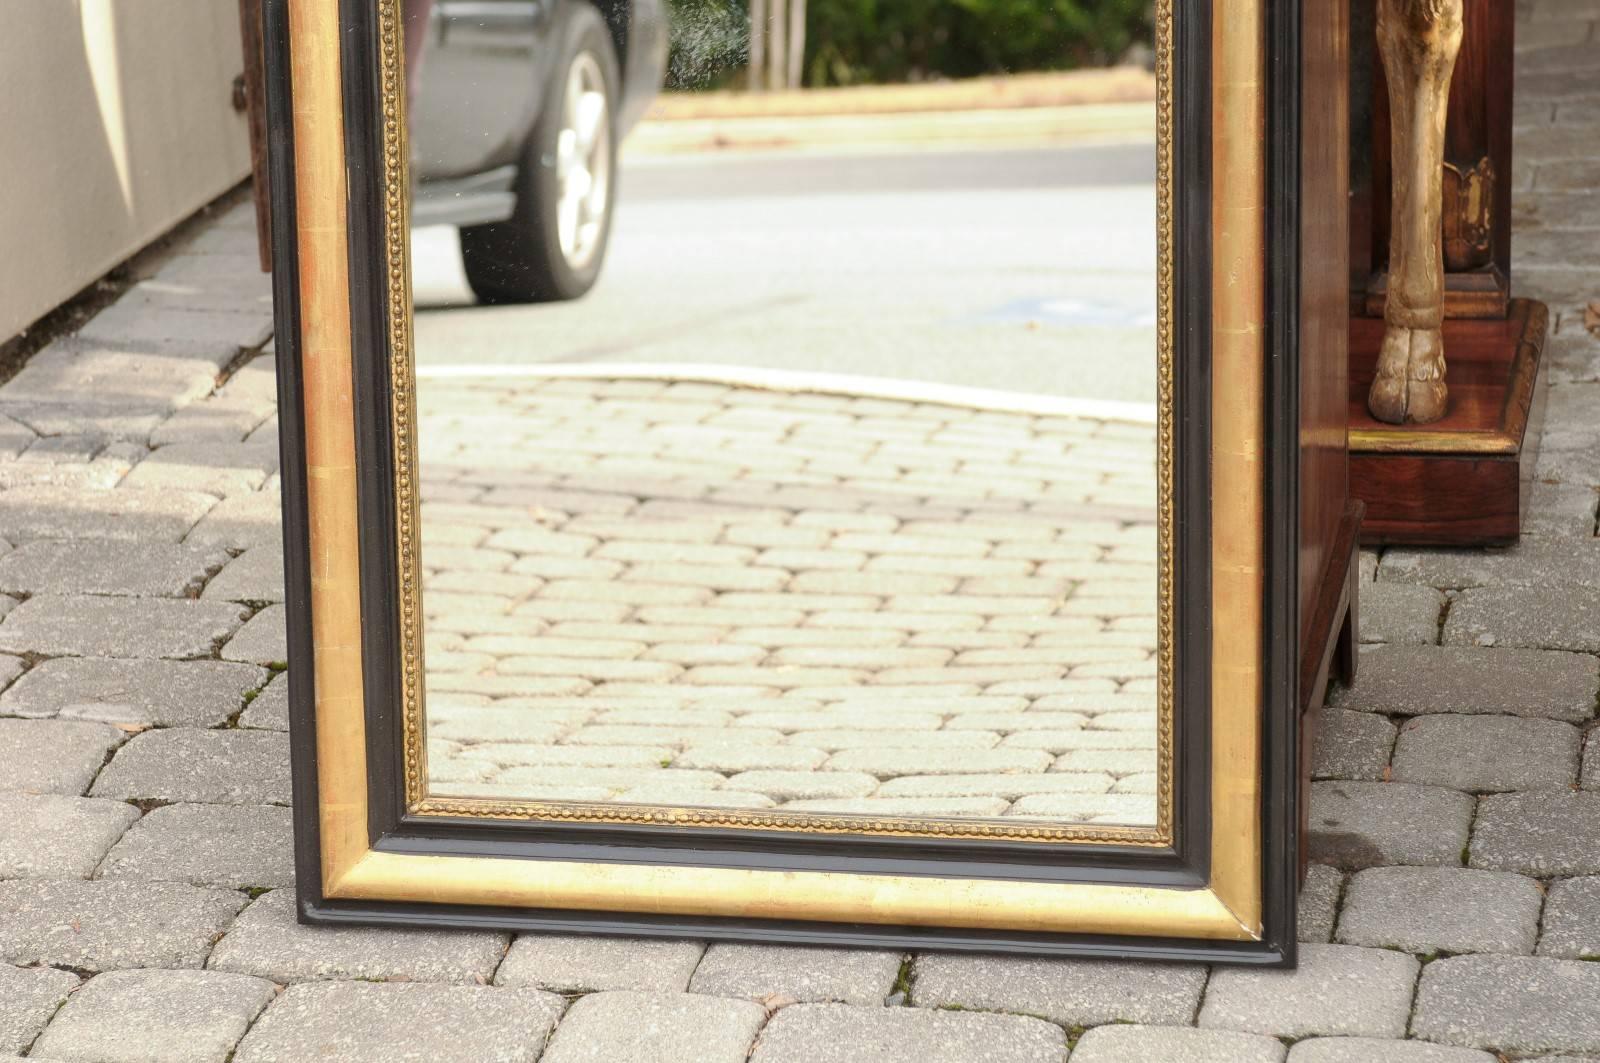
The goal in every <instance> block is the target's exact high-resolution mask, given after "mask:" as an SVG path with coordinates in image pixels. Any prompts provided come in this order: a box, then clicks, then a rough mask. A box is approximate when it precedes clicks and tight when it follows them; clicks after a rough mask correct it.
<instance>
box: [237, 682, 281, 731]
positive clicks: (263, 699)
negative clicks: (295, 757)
mask: <svg viewBox="0 0 1600 1063" xmlns="http://www.w3.org/2000/svg"><path fill="white" fill-rule="evenodd" d="M239 726H240V727H249V728H254V729H257V730H263V731H287V730H288V729H289V673H287V672H279V673H278V674H277V675H275V676H273V677H272V682H270V683H268V684H267V685H266V686H265V687H263V688H262V689H261V693H259V694H257V695H256V696H255V697H254V698H252V699H251V700H250V703H249V704H248V705H246V706H245V709H244V712H243V713H242V714H240V716H239Z"/></svg>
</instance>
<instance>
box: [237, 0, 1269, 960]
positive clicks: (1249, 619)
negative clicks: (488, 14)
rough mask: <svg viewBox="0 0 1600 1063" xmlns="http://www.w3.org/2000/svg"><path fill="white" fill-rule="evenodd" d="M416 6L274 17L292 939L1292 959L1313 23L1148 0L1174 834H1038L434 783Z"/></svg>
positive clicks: (283, 2) (1164, 759)
mask: <svg viewBox="0 0 1600 1063" xmlns="http://www.w3.org/2000/svg"><path fill="white" fill-rule="evenodd" d="M396 7H397V3H396V0H268V2H267V5H266V19H267V23H266V27H267V36H268V63H269V75H270V83H269V102H270V129H271V140H270V143H271V160H270V161H271V177H272V190H273V197H274V211H273V219H274V243H275V250H276V261H277V263H278V271H277V274H276V277H275V295H276V305H277V316H278V333H277V335H278V341H277V352H278V360H279V379H280V407H281V414H280V416H281V425H282V428H281V434H282V440H283V448H284V460H283V495H284V510H285V554H286V577H287V588H288V614H289V633H290V640H289V644H290V664H291V674H290V686H291V744H292V746H293V755H294V784H295V810H296V811H295V815H296V874H297V887H298V894H299V898H300V914H301V918H302V919H303V920H305V921H308V922H315V923H328V924H349V923H376V924H397V925H424V926H476V927H489V926H492V927H502V928H516V929H552V930H560V931H562V932H569V933H571V932H595V933H629V934H644V935H663V936H679V937H693V938H700V939H705V938H735V939H744V940H766V941H776V940H782V941H795V942H809V943H845V944H861V945H875V946H884V945H891V946H897V947H937V948H950V949H982V950H1011V951H1024V952H1036V953H1054V954H1076V955H1119V956H1149V957H1160V958H1180V957H1181V958H1192V959H1204V960H1212V961H1224V962H1243V963H1257V964H1260V963H1285V962H1292V960H1293V957H1294V937H1295V935H1294V910H1293V909H1294V897H1295V894H1296V882H1297V879H1298V869H1297V847H1298V845H1297V837H1296V832H1297V829H1298V822H1299V812H1298V794H1297V792H1296V785H1295V779H1296V770H1295V764H1296V747H1297V742H1298V736H1297V730H1296V728H1297V724H1298V720H1297V713H1296V712H1295V711H1294V708H1295V706H1296V704H1297V694H1296V677H1297V671H1298V669H1297V667H1296V662H1297V660H1298V645H1297V639H1296V636H1295V631H1296V630H1297V627H1298V625H1297V624H1296V623H1295V622H1294V621H1293V620H1292V619H1291V618H1293V617H1295V616H1297V615H1298V613H1297V609H1298V600H1297V594H1298V592H1297V590H1296V589H1295V587H1296V581H1295V579H1294V578H1293V573H1294V572H1295V567H1294V566H1295V561H1296V559H1295V555H1294V550H1293V546H1292V544H1293V543H1294V542H1295V528H1296V525H1295V521H1296V519H1297V516H1296V514H1297V512H1298V507H1297V505H1296V503H1295V499H1296V495H1295V477H1296V468H1295V466H1296V462H1297V454H1298V451H1297V449H1296V447H1295V443H1294V440H1295V430H1296V425H1297V420H1296V414H1295V410H1296V405H1295V404H1296V402H1297V393H1296V390H1295V387H1296V378H1295V373H1294V370H1293V366H1294V364H1295V358H1294V353H1295V352H1294V345H1295V343H1296V335H1295V330H1294V329H1293V328H1277V329H1274V328H1271V327H1269V325H1268V322H1269V320H1271V315H1269V307H1287V306H1294V305H1295V302H1294V300H1295V298H1296V293H1297V281H1298V268H1299V265H1298V264H1299V257H1298V243H1297V240H1296V233H1295V228H1294V225H1295V219H1294V218H1293V217H1292V212H1285V211H1283V210H1273V209H1269V188H1274V187H1278V188H1287V187H1293V183H1292V182H1293V181H1295V180H1296V179H1297V175H1298V164H1297V162H1296V160H1297V159H1298V157H1299V122H1298V107H1297V104H1298V86H1297V84H1296V82H1295V80H1294V78H1295V75H1294V66H1295V64H1294V63H1293V61H1292V59H1290V60H1289V61H1284V59H1283V57H1284V56H1290V57H1292V56H1293V54H1294V49H1295V47H1296V42H1297V40H1298V4H1295V3H1288V4H1269V3H1268V2H1267V0H1160V2H1159V3H1158V4H1157V13H1158V24H1159V29H1158V48H1157V55H1158V69H1159V70H1160V72H1161V73H1160V78H1159V80H1160V83H1161V90H1160V99H1159V101H1158V116H1159V122H1158V149H1157V151H1158V182H1159V186H1158V187H1159V189H1160V192H1159V196H1158V198H1159V202H1160V218H1159V224H1158V231H1159V233H1160V239H1161V253H1160V255H1159V262H1160V265H1159V269H1158V274H1159V285H1160V310H1159V314H1158V319H1159V346H1160V363H1159V364H1160V374H1159V375H1160V381H1161V382H1160V402H1159V403H1158V406H1159V409H1160V417H1159V425H1158V444H1159V445H1158V455H1159V466H1160V481H1161V491H1162V496H1161V503H1162V504H1161V505H1160V507H1158V508H1159V512H1160V520H1159V524H1160V535H1161V539H1162V544H1163V549H1162V555H1163V559H1164V560H1163V565H1162V569H1161V579H1160V588H1159V599H1160V617H1159V624H1158V627H1159V630H1160V633H1161V651H1160V657H1161V660H1162V668H1161V682H1160V694H1159V698H1158V702H1159V706H1160V710H1159V719H1160V736H1159V741H1158V746H1159V751H1160V773H1159V774H1160V785H1159V796H1160V801H1159V809H1160V811H1159V814H1158V821H1157V825H1156V826H1155V827H1154V828H1079V827H1071V828H1052V827H1049V826H1047V825H1035V826H1029V827H1026V828H1021V829H1018V828H1008V829H1000V828H998V827H995V826H994V825H992V824H990V823H966V824H963V823H960V822H955V821H952V822H948V823H942V824H941V823H936V822H929V821H914V820H899V821H888V820H881V819H879V820H871V819H867V818H865V817H848V816H828V817H817V816H811V817H804V818H802V817H800V816H798V814H793V813H789V814H784V813H771V812H769V813H752V814H744V813H739V814H732V815H730V814H729V813H727V812H724V811H717V812H709V811H706V812H701V811H694V810H682V809H677V810H674V809H652V808H651V807H649V806H631V807H630V808H629V810H628V811H626V812H624V813H622V814H619V809H618V806H614V805H613V806H592V807H585V806H569V805H562V806H554V805H550V804H540V805H533V804H517V803H510V802H500V801H496V802H488V801H466V800H458V799H452V800H449V801H443V800H439V799H436V798H430V797H429V796H428V795H427V794H426V793H425V791H424V788H423V781H422V780H423V778H424V775H423V771H424V765H423V761H422V752H421V750H422V745H421V742H420V734H421V713H422V699H423V697H424V693H425V692H424V691H423V689H422V674H421V660H422V654H421V638H422V635H421V631H420V622H421V621H420V618H421V608H420V601H419V595H420V587H419V583H420V581H419V578H418V563H417V556H416V554H417V549H416V545H415V543H416V530H415V526H416V521H417V508H416V492H415V487H414V483H415V469H414V467H413V463H412V455H413V452H414V439H415V431H416V428H415V423H416V416H415V409H414V403H413V388H414V379H415V378H414V373H413V370H412V366H411V355H410V335H411V323H410V314H411V307H410V289H409V263H408V258H407V256H408V250H407V240H406V230H407V224H408V223H407V211H408V203H407V199H408V191H407V190H408V189H409V184H408V181H407V179H406V175H405V166H406V154H405V150H404V138H403V136H402V135H401V132H400V131H401V130H402V129H403V123H404V115H403V106H404V100H403V97H404V93H403V91H402V89H401V86H400V83H399V80H400V75H399V56H400V54H401V42H400V39H399V27H398V25H397V13H396ZM1269 54H1271V55H1272V56H1274V57H1275V61H1274V62H1272V63H1269V62H1268V55H1269Z"/></svg>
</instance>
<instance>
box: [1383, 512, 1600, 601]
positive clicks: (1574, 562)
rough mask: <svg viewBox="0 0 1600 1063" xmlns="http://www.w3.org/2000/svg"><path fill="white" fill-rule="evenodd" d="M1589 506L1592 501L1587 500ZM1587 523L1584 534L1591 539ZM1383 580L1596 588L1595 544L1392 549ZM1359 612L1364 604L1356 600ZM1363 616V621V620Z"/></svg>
mask: <svg viewBox="0 0 1600 1063" xmlns="http://www.w3.org/2000/svg"><path fill="white" fill-rule="evenodd" d="M1590 502H1591V506H1592V503H1593V496H1592V495H1591V498H1590ZM1593 531H1594V525H1593V521H1592V513H1591V522H1590V526H1589V532H1590V534H1591V535H1592V534H1593ZM1378 581H1379V586H1382V585H1383V582H1384V581H1391V582H1394V583H1397V584H1399V583H1403V584H1413V585H1416V584H1424V585H1426V586H1429V587H1449V588H1455V589H1465V588H1468V587H1541V586H1552V585H1558V584H1563V583H1568V584H1578V585H1581V586H1586V587H1596V586H1600V542H1596V541H1594V540H1592V539H1588V540H1580V541H1578V542H1567V541H1563V540H1548V539H1528V540H1524V541H1523V542H1521V543H1519V544H1518V545H1517V546H1514V547H1511V548H1509V549H1503V550H1485V549H1481V548H1480V549H1473V550H1423V549H1414V548H1403V547H1394V548H1391V549H1390V550H1388V551H1387V552H1386V553H1385V554H1384V555H1383V563H1382V565H1381V566H1380V567H1379V569H1378ZM1361 604H1362V607H1363V609H1364V608H1365V606H1366V599H1365V598H1364V597H1363V599H1362V602H1361ZM1364 619H1365V617H1363V620H1364Z"/></svg>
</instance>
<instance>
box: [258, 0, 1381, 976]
mask: <svg viewBox="0 0 1600 1063" xmlns="http://www.w3.org/2000/svg"><path fill="white" fill-rule="evenodd" d="M1326 6H1327V7H1329V8H1339V7H1341V5H1339V4H1331V5H1326ZM1297 7H1298V5H1294V4H1290V5H1282V8H1283V10H1281V11H1280V10H1279V9H1278V8H1277V7H1275V8H1274V10H1273V13H1272V15H1271V16H1270V17H1269V15H1268V12H1267V9H1266V5H1265V4H1263V3H1260V2H1259V0H1220V2H1218V3H1215V4H1203V3H1197V4H1190V3H1177V4H1174V3H1171V2H1168V0H1162V2H1158V3H1157V4H1155V5H1153V10H1152V12H1151V14H1150V15H1149V17H1148V18H1145V17H1143V16H1140V17H1134V18H1130V19H1129V20H1127V25H1126V27H1125V32H1124V36H1123V38H1120V40H1121V48H1120V53H1121V54H1122V55H1124V56H1126V58H1125V59H1124V61H1123V64H1122V65H1120V66H1117V67H1115V68H1109V69H1103V70H1097V71H1091V72H1087V73H1071V74H1049V73H1046V74H1039V75H1017V76H1011V77H1006V78H993V77H991V78H972V79H968V80H953V81H930V80H926V79H925V77H926V71H927V67H928V64H930V63H933V62H936V61H937V62H939V63H942V64H944V66H942V67H940V68H939V69H949V68H950V65H951V64H955V65H956V67H957V68H958V69H959V64H961V63H963V62H967V63H972V64H975V65H974V68H973V70H972V71H971V72H972V73H974V74H979V73H984V72H986V70H987V69H988V67H985V66H983V65H982V64H983V63H984V62H992V61H991V60H985V59H984V58H983V56H982V50H981V49H977V50H973V49H969V50H966V51H962V50H960V49H947V50H950V51H951V52H952V55H943V56H939V57H933V56H930V55H928V54H924V53H923V52H921V51H918V50H917V49H915V48H911V47H910V46H906V47H904V48H901V49H900V50H896V49H894V48H889V47H887V45H886V44H885V46H882V47H877V48H874V49H868V50H866V51H864V52H860V51H857V52H849V51H847V50H845V49H844V48H843V46H842V45H841V46H837V47H833V48H832V50H830V46H829V45H828V43H827V42H826V41H824V42H822V43H820V44H819V43H818V42H816V41H813V42H812V43H813V47H812V48H811V49H810V51H807V49H805V48H804V47H802V46H801V45H799V44H798V43H794V42H790V44H791V45H792V47H791V46H790V45H786V44H785V42H784V40H783V34H784V32H785V31H787V30H788V29H790V27H788V26H784V25H778V24H772V25H768V24H765V23H762V22H761V21H759V20H758V21H757V22H756V23H755V24H754V26H752V23H751V21H750V19H749V16H748V14H747V13H746V12H745V9H744V8H743V6H742V5H737V4H730V3H726V2H723V0H673V2H671V3H665V2H664V0H662V2H658V0H604V2H593V0H532V2H525V0H472V2H467V0H344V2H340V0H274V2H271V3H269V5H268V20H267V21H268V33H269V55H270V59H271V65H272V69H273V84H272V90H273V91H272V94H273V120H272V126H273V131H274V136H273V139H272V146H273V160H272V161H273V182H274V193H275V197H276V198H275V208H276V209H275V221H276V226H277V229H276V253H277V261H278V263H279V269H278V274H277V285H278V287H277V299H278V312H279V336H280V337H282V338H283V339H282V340H281V341H280V347H279V358H280V362H281V363H282V365H283V374H282V380H283V388H284V395H283V408H284V422H285V429H284V432H283V438H284V441H285V444H284V445H285V448H286V453H285V460H284V482H285V491H284V498H285V508H286V518H287V525H286V526H287V529H288V536H287V539H288V542H287V551H288V561H287V564H288V573H289V587H290V603H289V604H290V615H291V653H292V659H291V671H292V682H293V700H294V731H293V739H294V746H295V762H296V786H297V789H296V810H297V839H298V841H297V851H298V868H299V892H300V898H301V909H302V916H303V918H305V919H307V920H309V921H315V922H330V923H338V922H362V923H385V922H391V923H400V924H422V925H434V926H437V925H461V926H486V925H492V926H502V927H517V928H551V929H560V930H562V931H565V932H573V931H580V932H596V933H629V934H660V935H677V936H695V937H732V938H746V939H755V940H787V941H808V942H833V943H846V944H848V943H860V944H876V945H882V944H885V943H899V944H902V945H908V946H909V945H920V946H927V947H946V948H967V949H974V948H976V949H1011V950H1026V951H1038V952H1054V953H1079V954H1091V955H1113V954H1114V955H1149V956H1166V957H1171V956H1191V957H1196V958H1205V959H1212V960H1233V961H1239V962H1253V963H1266V962H1288V961H1291V960H1292V958H1293V939H1294V932H1293V922H1294V919H1293V915H1294V913H1293V898H1294V896H1295V893H1296V887H1297V882H1298V875H1299V863H1298V846H1299V837H1300V833H1301V832H1300V821H1299V816H1300V811H1299V810H1300V807H1301V802H1300V799H1299V785H1300V779H1301V777H1302V775H1303V771H1302V767H1301V753H1300V750H1301V749H1302V746H1303V739H1304V737H1305V735H1306V734H1307V733H1309V721H1310V720H1311V719H1314V717H1312V716H1310V715H1309V714H1310V713H1313V712H1314V711H1315V709H1316V707H1317V705H1318V704H1319V703H1320V699H1321V690H1322V688H1323V686H1324V685H1325V683H1326V681H1327V674H1328V671H1329V669H1330V667H1333V666H1334V665H1338V664H1341V663H1343V664H1345V665H1346V666H1347V667H1348V666H1349V665H1350V664H1351V663H1352V661H1353V658H1351V656H1350V655H1349V654H1348V653H1346V654H1344V655H1343V656H1342V657H1339V656H1338V655H1336V654H1335V652H1334V650H1335V648H1336V647H1337V646H1338V645H1341V644H1342V645H1344V646H1345V647H1346V648H1347V649H1348V647H1349V646H1350V645H1351V644H1352V643H1351V640H1352V639H1353V633H1352V631H1351V630H1350V625H1351V623H1352V621H1351V619H1350V615H1351V610H1350V590H1349V588H1350V586H1351V583H1350V579H1351V571H1352V566H1351V557H1352V555H1353V550H1354V535H1353V531H1354V522H1355V520H1357V519H1358V516H1357V515H1355V514H1354V513H1353V511H1352V509H1351V508H1350V506H1349V505H1348V501H1347V493H1346V491H1345V485H1344V480H1343V465H1342V462H1343V447H1342V438H1343V437H1342V432H1343V427H1342V421H1337V423H1336V419H1337V418H1342V417H1343V415H1344V414H1343V410H1344V406H1343V394H1344V388H1343V375H1342V374H1343V373H1344V368H1343V364H1342V363H1343V358H1344V347H1343V341H1342V336H1335V335H1334V334H1333V332H1332V330H1331V329H1330V328H1328V327H1327V324H1328V322H1331V321H1332V320H1334V318H1333V316H1332V311H1338V312H1339V314H1340V315H1342V313H1343V306H1342V299H1343V295H1342V292H1343V286H1344V281H1345V278H1344V277H1343V275H1342V273H1339V272H1338V271H1337V270H1336V269H1333V268H1330V265H1336V263H1332V264H1330V263H1328V262H1327V261H1325V260H1326V259H1327V258H1328V257H1329V256H1328V255H1324V254H1323V253H1322V252H1323V250H1324V249H1323V248H1322V246H1321V237H1322V236H1323V235H1328V236H1330V239H1329V241H1328V244H1327V250H1328V251H1329V252H1330V253H1331V252H1332V251H1333V250H1335V249H1338V248H1342V247H1344V246H1346V243H1347V242H1346V241H1343V240H1342V239H1341V240H1339V241H1333V240H1332V239H1331V233H1332V232H1333V230H1334V229H1338V227H1339V226H1342V224H1343V211H1344V202H1343V191H1342V189H1340V188H1339V187H1338V185H1339V180H1340V173H1339V171H1338V168H1337V167H1335V172H1333V173H1331V174H1330V173H1327V172H1316V171H1314V170H1313V169H1312V168H1311V167H1306V166H1304V165H1303V164H1304V162H1305V161H1306V159H1307V158H1309V157H1310V156H1311V155H1314V154H1317V153H1320V152H1322V151H1324V150H1325V149H1324V147H1323V146H1322V144H1321V142H1320V141H1317V140H1316V138H1315V137H1310V138H1308V130H1307V129H1306V128H1305V123H1307V122H1310V123H1312V124H1313V125H1314V126H1315V127H1316V130H1317V133H1318V136H1322V135H1325V134H1326V133H1327V132H1329V131H1330V130H1337V129H1338V128H1339V127H1340V123H1341V122H1342V121H1343V109H1342V108H1343V104H1342V102H1340V101H1339V100H1338V98H1337V94H1336V93H1335V92H1333V91H1328V92H1327V93H1326V94H1325V95H1324V94H1320V93H1319V94H1315V95H1316V99H1315V100H1313V99H1312V95H1313V94H1310V93H1307V94H1305V95H1304V96H1302V89H1301V84H1302V82H1301V78H1302V71H1303V70H1311V69H1314V68H1315V67H1316V64H1322V65H1323V66H1326V67H1329V68H1332V67H1333V66H1336V65H1337V61H1338V58H1339V56H1340V54H1341V53H1340V51H1339V49H1340V48H1341V47H1342V41H1343V36H1342V35H1343V32H1344V31H1343V29H1342V19H1341V18H1339V17H1336V16H1337V15H1338V12H1331V13H1326V14H1325V13H1324V12H1323V11H1322V10H1321V9H1320V7H1319V10H1318V11H1317V13H1316V14H1315V15H1314V16H1313V15H1311V14H1310V13H1309V12H1308V13H1307V15H1306V16H1305V21H1302V19H1301V16H1300V15H1299V12H1298V11H1297V10H1296V9H1297ZM824 29H825V30H826V27H824ZM969 29H970V30H971V32H973V33H978V32H980V31H982V30H983V29H984V28H983V27H981V26H977V25H974V26H972V27H969ZM989 29H990V30H993V29H994V28H993V27H990V28H989ZM1001 29H1003V30H1004V31H1005V32H1006V33H1008V34H1011V35H1013V36H1015V37H1016V38H1017V39H1018V40H1021V41H1023V42H1025V43H1026V47H1027V49H1028V50H1030V54H1035V55H1036V56H1039V57H1043V58H1038V59H1036V60H1035V61H1036V62H1037V63H1038V65H1040V66H1044V67H1047V68H1050V67H1060V66H1064V65H1073V64H1072V63H1069V62H1067V61H1064V60H1062V59H1060V58H1059V57H1060V56H1063V55H1068V54H1071V49H1072V47H1073V45H1074V41H1073V40H1072V39H1070V38H1068V37H1066V36H1064V35H1063V34H1062V30H1061V28H1060V27H1059V26H1055V25H1054V24H1053V23H1052V20H1050V19H1049V18H1043V17H1041V19H1040V20H1039V24H1038V25H1033V24H1029V25H1006V26H1004V27H1001ZM838 32H842V31H838ZM883 32H884V33H889V32H891V31H890V30H889V29H888V28H885V29H884V30H883ZM1052 34H1055V36H1052ZM930 39H931V38H930ZM946 44H947V45H948V44H949V42H948V41H946ZM808 54H809V55H811V56H812V63H813V68H812V69H810V70H803V69H801V67H802V64H803V62H804V59H805V57H806V56H807V55H808ZM847 54H848V55H851V56H860V55H866V56H870V57H872V58H871V64H870V65H869V66H867V67H863V66H861V65H860V63H859V62H858V63H857V64H856V65H851V63H848V62H846V61H845V59H844V58H842V57H843V56H845V55H847ZM830 57H832V58H830ZM1108 58H1117V57H1116V56H1081V57H1075V59H1077V60H1080V61H1087V60H1093V59H1099V60H1100V61H1102V62H1104V61H1105V60H1106V59H1108ZM883 80H888V81H899V82H901V84H898V85H896V86H894V87H892V88H886V87H882V86H879V87H872V88H866V89H863V88H859V87H849V83H851V82H854V81H883ZM802 81H803V82H805V83H807V84H810V85H813V86H815V85H819V84H822V85H829V84H834V85H840V86H844V87H812V88H807V89H803V90H802V89H798V88H795V87H790V86H795V85H797V84H798V83H800V82H802ZM1335 82H1338V77H1337V76H1336V77H1335ZM757 90H761V91H757ZM1338 143H1339V144H1341V145H1342V143H1343V141H1342V140H1340V141H1338ZM1271 189H1278V190H1280V191H1283V192H1284V195H1283V196H1282V197H1281V199H1280V200H1279V201H1274V199H1273V198H1272V197H1271V196H1270V195H1269V190H1271ZM1339 231H1341V232H1342V229H1340V230H1339ZM1312 233H1315V234H1316V236H1317V241H1318V242H1317V246H1316V248H1314V249H1312V248H1310V245H1309V244H1304V245H1303V243H1302V237H1303V236H1305V235H1306V234H1312ZM1313 251H1314V252H1315V253H1312V252H1313ZM1330 293H1331V295H1333V296H1337V299H1338V302H1337V305H1332V307H1331V310H1330V309H1329V307H1330V303H1329V297H1330ZM1340 320H1342V317H1341V318H1340ZM1330 395H1332V396H1337V397H1338V399H1339V401H1338V402H1337V403H1334V402H1332V401H1330V400H1329V396H1330ZM1330 440H1331V441H1332V442H1331V443H1330ZM1303 717H1304V719H1303Z"/></svg>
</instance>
